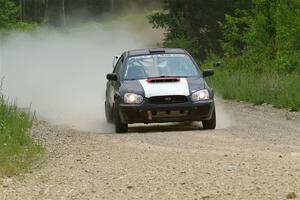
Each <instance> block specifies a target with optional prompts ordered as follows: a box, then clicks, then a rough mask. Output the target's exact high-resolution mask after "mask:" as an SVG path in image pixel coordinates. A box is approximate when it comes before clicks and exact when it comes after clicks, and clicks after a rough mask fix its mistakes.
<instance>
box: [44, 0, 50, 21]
mask: <svg viewBox="0 0 300 200" xmlns="http://www.w3.org/2000/svg"><path fill="white" fill-rule="evenodd" d="M44 4H45V14H44V17H45V20H46V22H47V21H48V19H49V4H48V0H44Z"/></svg>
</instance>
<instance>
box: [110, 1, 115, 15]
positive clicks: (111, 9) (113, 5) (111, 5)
mask: <svg viewBox="0 0 300 200" xmlns="http://www.w3.org/2000/svg"><path fill="white" fill-rule="evenodd" d="M114 10H115V0H110V11H111V12H112V13H113V12H114Z"/></svg>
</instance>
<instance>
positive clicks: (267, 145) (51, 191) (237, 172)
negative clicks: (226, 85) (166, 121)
mask: <svg viewBox="0 0 300 200" xmlns="http://www.w3.org/2000/svg"><path fill="white" fill-rule="evenodd" d="M221 104H222V107H223V110H224V111H226V113H227V115H228V116H229V118H230V121H231V125H230V126H227V127H225V128H224V127H223V128H219V129H217V130H215V131H204V130H201V129H200V130H199V126H198V124H193V125H192V126H186V125H183V124H174V125H160V126H151V127H147V128H145V126H141V127H138V126H135V127H133V128H131V129H130V133H129V134H125V135H116V134H111V133H89V132H80V131H76V130H71V129H68V128H66V127H57V126H51V125H49V124H48V123H46V122H40V123H39V125H37V126H36V127H35V128H34V129H33V131H32V134H33V135H34V136H35V137H37V138H39V139H40V140H41V141H42V142H43V143H44V144H45V146H46V148H47V151H48V159H47V162H46V163H44V164H43V166H42V167H41V168H39V169H36V170H32V172H31V173H27V174H24V175H22V176H20V177H14V178H6V179H4V180H2V181H0V199H1V200H2V199H5V200H6V199H7V200H13V199H30V200H31V199H54V200H56V199H80V200H81V199H104V200H106V199H122V200H123V199H130V200H131V199H180V200H182V199H191V200H196V199H198V200H210V199H272V200H273V199H293V198H294V199H295V198H297V196H298V198H300V116H299V113H288V112H287V111H285V110H277V109H274V108H271V107H270V106H267V105H266V106H252V105H250V104H246V103H236V102H232V101H224V100H221ZM223 120H225V119H221V120H220V122H222V121H223ZM226 120H227V119H226Z"/></svg>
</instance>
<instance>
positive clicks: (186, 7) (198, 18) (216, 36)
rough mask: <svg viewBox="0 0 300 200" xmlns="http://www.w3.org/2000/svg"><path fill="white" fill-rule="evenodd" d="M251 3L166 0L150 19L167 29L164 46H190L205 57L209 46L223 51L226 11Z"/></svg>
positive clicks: (156, 26)
mask: <svg viewBox="0 0 300 200" xmlns="http://www.w3.org/2000/svg"><path fill="white" fill-rule="evenodd" d="M250 6H251V2H249V1H244V0H240V1H236V0H228V1H219V0H210V1H206V0H188V1H186V0H164V7H163V10H162V11H158V12H156V13H153V14H152V15H150V16H149V21H150V22H151V23H152V24H153V25H154V27H155V28H158V27H161V28H165V29H166V30H167V33H166V38H165V41H164V45H165V46H170V47H182V48H185V49H189V51H191V52H192V53H194V54H197V56H200V57H201V58H202V59H203V58H205V57H206V56H207V50H212V51H213V52H215V53H218V54H219V55H222V53H223V49H222V48H221V46H220V42H219V40H220V39H222V32H221V28H220V26H219V22H223V21H224V20H225V13H229V14H231V13H234V11H235V10H236V9H237V8H241V9H245V8H250Z"/></svg>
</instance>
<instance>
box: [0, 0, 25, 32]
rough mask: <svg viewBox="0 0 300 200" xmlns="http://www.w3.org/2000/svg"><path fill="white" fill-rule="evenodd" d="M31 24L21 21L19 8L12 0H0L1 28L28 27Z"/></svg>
mask: <svg viewBox="0 0 300 200" xmlns="http://www.w3.org/2000/svg"><path fill="white" fill-rule="evenodd" d="M26 27H29V24H27V23H22V22H20V21H19V8H18V7H17V6H16V5H15V4H14V3H13V2H12V1H10V0H1V1H0V29H13V28H26Z"/></svg>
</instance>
